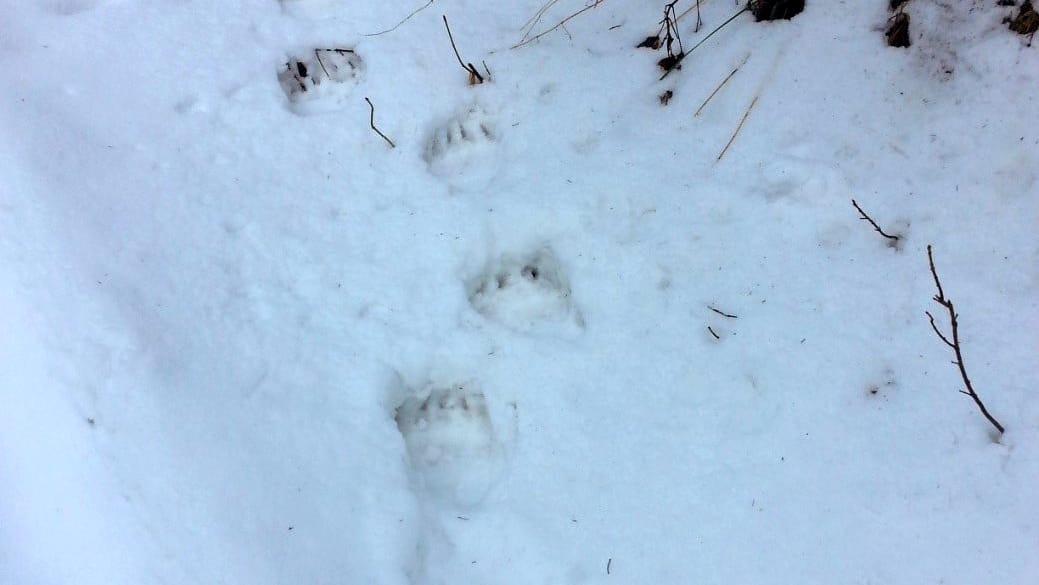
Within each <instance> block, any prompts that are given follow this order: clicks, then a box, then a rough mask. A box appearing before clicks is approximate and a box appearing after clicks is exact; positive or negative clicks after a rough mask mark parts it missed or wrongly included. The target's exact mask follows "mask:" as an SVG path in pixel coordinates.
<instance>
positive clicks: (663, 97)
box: [657, 89, 675, 106]
mask: <svg viewBox="0 0 1039 585" xmlns="http://www.w3.org/2000/svg"><path fill="white" fill-rule="evenodd" d="M657 97H658V98H659V99H660V105H662V106H666V105H667V104H668V103H669V102H670V101H671V98H673V97H675V92H673V91H671V90H670V89H669V90H667V91H665V92H664V93H662V94H660V95H659V96H657Z"/></svg>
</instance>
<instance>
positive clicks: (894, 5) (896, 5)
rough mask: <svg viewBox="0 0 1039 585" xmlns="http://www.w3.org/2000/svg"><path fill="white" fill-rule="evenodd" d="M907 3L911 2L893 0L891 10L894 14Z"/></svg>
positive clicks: (890, 5) (907, 0)
mask: <svg viewBox="0 0 1039 585" xmlns="http://www.w3.org/2000/svg"><path fill="white" fill-rule="evenodd" d="M906 2H909V0H891V2H890V3H889V4H888V6H889V7H890V8H891V10H892V12H893V11H895V10H898V9H899V8H901V7H902V6H904V5H905V3H906Z"/></svg>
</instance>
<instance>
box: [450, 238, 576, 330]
mask: <svg viewBox="0 0 1039 585" xmlns="http://www.w3.org/2000/svg"><path fill="white" fill-rule="evenodd" d="M469 303H470V304H471V305H472V306H473V308H474V309H476V311H477V312H479V313H480V314H481V315H483V316H485V317H487V318H489V319H492V320H495V321H498V322H500V323H502V324H504V325H506V326H508V327H511V328H513V329H516V330H519V331H529V330H530V329H532V328H533V327H535V326H536V325H537V324H538V323H542V322H556V323H570V324H571V325H572V326H574V327H576V328H577V329H580V328H582V327H583V326H584V321H583V319H582V318H581V314H580V311H579V310H578V309H577V307H576V306H575V305H574V303H573V299H572V297H571V292H570V285H569V283H568V282H567V279H566V275H565V274H564V273H563V270H562V268H561V267H560V266H559V261H558V259H556V256H555V254H554V253H553V252H552V250H551V249H549V248H544V249H541V250H538V251H536V252H534V253H532V254H529V255H527V256H524V257H519V258H513V257H503V258H501V259H500V260H499V261H498V262H497V263H496V264H494V265H492V266H490V267H489V268H488V269H487V270H486V271H485V272H484V273H483V274H481V275H480V276H479V277H477V278H476V279H474V280H473V281H471V282H470V283H469Z"/></svg>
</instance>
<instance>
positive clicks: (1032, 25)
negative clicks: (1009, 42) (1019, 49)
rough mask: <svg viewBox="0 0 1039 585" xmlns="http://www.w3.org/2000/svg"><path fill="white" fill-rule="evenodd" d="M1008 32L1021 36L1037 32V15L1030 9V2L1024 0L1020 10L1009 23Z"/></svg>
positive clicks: (1038, 15) (1038, 16) (1038, 20)
mask: <svg viewBox="0 0 1039 585" xmlns="http://www.w3.org/2000/svg"><path fill="white" fill-rule="evenodd" d="M1010 30H1012V31H1014V32H1016V33H1017V34H1021V35H1030V34H1035V31H1037V30H1039V13H1037V12H1036V11H1035V8H1033V7H1032V0H1025V1H1024V3H1023V4H1021V10H1019V11H1018V13H1017V16H1015V17H1014V19H1013V20H1011V21H1010Z"/></svg>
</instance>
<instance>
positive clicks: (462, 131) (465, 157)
mask: <svg viewBox="0 0 1039 585" xmlns="http://www.w3.org/2000/svg"><path fill="white" fill-rule="evenodd" d="M497 140H498V134H497V129H496V128H495V124H494V120H493V119H492V118H491V116H489V115H488V114H487V112H485V111H484V110H483V109H482V108H480V107H479V106H476V105H474V106H472V107H470V108H469V109H467V110H466V111H465V112H464V113H462V114H461V115H459V116H456V117H454V118H452V119H451V120H448V122H447V123H446V124H444V125H443V126H441V127H439V128H437V129H436V130H435V131H434V132H433V135H432V137H431V138H430V139H429V142H428V143H427V144H426V153H425V159H426V162H427V163H429V168H430V171H432V172H433V173H434V174H436V175H458V174H464V173H466V172H468V171H469V170H470V169H471V168H472V167H478V166H481V165H476V164H474V163H475V162H476V161H475V160H474V159H476V158H478V157H480V156H481V155H483V154H485V153H486V152H487V151H488V150H489V147H490V146H491V145H492V144H494V143H495V142H497ZM482 166H487V165H482Z"/></svg>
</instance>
